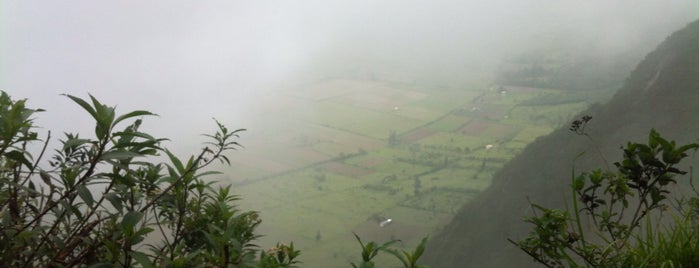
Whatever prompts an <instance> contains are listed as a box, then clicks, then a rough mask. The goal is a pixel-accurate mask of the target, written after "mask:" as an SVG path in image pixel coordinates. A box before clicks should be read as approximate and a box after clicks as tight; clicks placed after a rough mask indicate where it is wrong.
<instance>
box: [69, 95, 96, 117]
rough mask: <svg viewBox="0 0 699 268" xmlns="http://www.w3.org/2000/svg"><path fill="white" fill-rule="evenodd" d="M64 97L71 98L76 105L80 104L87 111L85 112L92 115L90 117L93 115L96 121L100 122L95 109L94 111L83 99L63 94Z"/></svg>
mask: <svg viewBox="0 0 699 268" xmlns="http://www.w3.org/2000/svg"><path fill="white" fill-rule="evenodd" d="M63 96H66V97H68V98H70V99H71V100H73V101H74V102H75V103H77V104H79V105H80V106H82V107H83V109H85V111H87V112H88V113H90V115H92V117H93V118H94V119H95V120H98V121H99V118H98V117H97V112H95V109H93V108H92V106H90V104H88V103H87V102H86V101H84V100H83V99H81V98H78V97H75V96H72V95H68V94H63Z"/></svg>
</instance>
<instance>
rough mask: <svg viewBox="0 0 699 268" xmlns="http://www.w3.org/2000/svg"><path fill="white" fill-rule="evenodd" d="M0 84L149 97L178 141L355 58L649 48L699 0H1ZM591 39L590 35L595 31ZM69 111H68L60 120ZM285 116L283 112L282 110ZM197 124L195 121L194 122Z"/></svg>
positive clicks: (402, 64) (364, 64)
mask: <svg viewBox="0 0 699 268" xmlns="http://www.w3.org/2000/svg"><path fill="white" fill-rule="evenodd" d="M1 5H2V8H1V9H0V88H1V89H2V90H5V91H7V92H8V93H10V94H11V95H12V96H13V97H14V98H29V99H30V105H32V106H33V107H42V108H44V109H46V110H48V112H47V113H44V114H42V115H41V116H40V120H39V121H38V122H39V123H40V124H41V125H42V126H45V127H46V128H47V129H54V130H55V131H57V132H58V131H63V130H73V129H80V127H79V126H82V125H84V124H88V123H89V121H88V119H87V117H85V116H84V115H86V114H83V116H80V114H79V112H78V109H77V107H76V106H75V105H72V104H70V103H69V101H68V100H67V99H66V98H63V97H59V94H62V93H68V94H73V95H77V96H81V97H86V96H87V93H90V94H93V95H94V96H96V97H97V98H98V99H100V100H102V101H103V102H105V103H108V104H118V106H119V110H120V111H122V112H124V111H127V110H130V109H148V110H150V111H153V112H156V113H158V114H159V115H160V116H161V118H160V119H157V120H152V122H148V123H147V126H151V127H152V129H151V130H152V131H156V132H157V133H162V135H163V136H167V137H171V138H173V139H175V140H176V141H180V142H182V141H183V140H184V139H185V137H191V135H196V134H199V133H202V132H206V131H209V130H210V129H212V127H213V123H212V122H211V120H210V118H211V117H216V118H219V119H220V120H221V121H223V122H224V123H226V124H228V125H229V126H231V127H241V128H248V129H251V130H252V131H254V130H255V129H256V127H255V124H254V122H255V120H251V118H253V117H254V115H255V114H256V113H259V112H260V111H261V110H265V106H266V105H275V104H274V103H273V102H272V100H270V99H268V98H266V97H265V96H268V95H269V94H277V93H278V91H279V90H288V89H289V88H291V86H289V85H293V83H298V82H299V81H313V80H314V79H320V78H322V77H325V76H342V75H346V74H347V72H349V71H351V70H357V69H363V70H368V71H373V72H378V73H382V72H383V73H391V72H392V73H400V76H401V77H406V76H407V77H414V78H413V79H428V80H429V79H432V80H441V81H442V82H443V83H445V84H449V83H451V82H452V81H458V80H459V77H463V76H467V75H468V72H469V71H471V70H473V69H474V68H488V67H492V66H493V65H494V64H497V63H498V62H499V60H500V59H501V57H503V56H504V55H508V53H515V52H517V51H526V50H527V49H530V48H532V47H539V48H541V47H543V48H549V47H555V46H562V47H565V48H566V49H571V51H575V50H573V49H576V48H577V49H585V51H586V52H587V51H591V50H590V48H592V49H594V51H597V52H600V53H601V52H604V53H619V52H623V51H628V50H633V51H636V50H637V48H641V51H642V52H641V53H638V55H643V53H645V52H646V51H648V50H650V49H651V48H652V47H653V46H654V45H655V44H657V43H658V42H659V41H660V40H662V38H664V37H665V36H666V35H667V34H668V33H669V32H670V31H671V30H673V29H675V28H678V27H679V26H681V25H683V24H685V23H687V22H688V21H690V20H691V19H693V18H694V17H695V16H696V12H695V11H696V10H697V6H698V5H699V4H698V2H697V1H545V0H528V1H429V2H426V1H206V2H196V3H195V2H192V1H148V2H142V1H114V2H109V3H105V2H94V1H68V2H63V1H61V2H54V1H51V2H44V1H4V2H3V3H2V4H1ZM593 41H594V42H593ZM67 115H71V116H70V119H71V120H70V121H66V120H62V119H63V118H65V116H67ZM279 119H280V120H284V119H283V118H279ZM192 132H193V133H192Z"/></svg>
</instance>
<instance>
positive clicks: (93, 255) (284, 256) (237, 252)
mask: <svg viewBox="0 0 699 268" xmlns="http://www.w3.org/2000/svg"><path fill="white" fill-rule="evenodd" d="M67 97H68V98H70V99H71V100H72V101H74V102H75V103H77V104H78V105H80V106H81V107H82V108H83V109H84V110H85V111H87V112H88V113H89V114H90V115H91V116H92V118H93V119H94V122H95V133H94V135H95V137H94V138H84V137H81V136H79V135H77V134H70V133H66V134H65V137H64V139H63V140H61V141H60V143H61V146H60V148H59V149H56V150H55V153H54V155H53V157H52V158H51V159H50V160H48V166H49V167H48V168H42V167H40V165H39V163H42V159H43V158H44V156H45V153H46V150H47V146H48V144H49V140H50V132H49V134H48V135H47V137H46V139H45V140H43V141H42V140H40V139H39V135H38V134H37V133H36V132H35V127H34V125H33V118H32V116H34V114H35V113H37V112H41V111H42V110H32V109H28V108H26V107H25V100H19V101H13V100H11V99H10V97H9V96H8V95H7V94H6V93H4V92H3V93H2V94H1V96H0V211H1V213H0V258H1V260H0V262H2V263H3V265H7V266H11V267H73V266H90V267H103V266H104V267H111V266H123V267H131V266H134V265H137V266H143V267H153V266H161V267H162V266H165V267H192V266H193V265H195V264H196V265H198V266H216V267H225V266H230V265H234V266H239V267H247V266H256V264H257V256H256V255H257V254H258V253H260V254H261V258H262V260H261V261H260V262H259V263H260V264H264V265H261V266H263V267H288V266H291V265H293V264H295V263H297V261H296V260H295V258H296V257H297V256H298V254H299V253H298V251H297V250H294V248H293V244H292V245H290V246H286V245H282V244H280V245H278V246H277V247H276V248H278V249H282V250H281V251H278V252H275V254H274V255H273V256H272V254H268V253H265V252H261V251H260V250H258V248H257V247H256V246H255V245H254V244H252V242H253V240H255V239H256V238H257V237H258V236H259V235H257V234H255V228H256V227H257V226H258V225H259V224H260V222H261V220H260V219H259V217H258V214H257V213H256V212H254V211H241V210H240V209H238V208H236V206H235V205H234V204H233V203H234V201H235V200H236V199H237V197H236V196H235V195H232V194H231V191H230V186H226V187H219V186H214V182H212V181H204V180H203V179H202V178H203V177H205V176H207V175H212V174H217V173H216V172H211V171H204V169H205V168H206V167H207V166H208V165H210V164H211V163H213V162H215V161H218V162H222V163H228V158H226V156H225V154H224V153H226V152H227V151H230V150H234V149H236V147H237V146H238V143H237V142H236V141H235V139H236V138H238V133H240V132H241V131H243V130H242V129H238V130H234V131H229V130H228V129H227V128H226V127H225V126H224V125H222V124H220V123H218V122H216V123H217V125H218V131H217V132H216V133H215V134H213V135H206V136H207V137H208V138H209V139H210V140H209V142H207V143H206V146H207V147H205V148H204V149H203V150H202V151H201V152H200V153H199V154H198V155H197V156H196V157H195V156H192V157H189V158H188V159H186V160H185V161H183V160H181V159H179V158H178V157H176V156H175V155H174V154H173V153H171V152H170V151H169V150H167V149H166V148H164V147H161V145H162V141H164V139H160V138H155V137H152V136H151V135H149V134H148V133H145V132H141V131H140V130H139V127H140V126H141V123H142V120H141V119H140V117H144V116H152V115H154V114H153V113H151V112H148V111H132V112H129V113H126V114H123V115H118V114H116V110H115V108H114V107H110V106H107V105H104V104H102V103H100V102H99V101H98V100H96V99H95V98H94V97H92V96H90V99H91V103H88V102H87V101H85V100H83V99H81V98H78V97H74V96H70V95H67ZM127 121H129V122H130V124H128V125H126V126H125V127H123V128H121V129H118V128H119V127H120V126H122V125H125V124H126V122H127ZM40 142H43V150H42V151H41V152H40V153H39V154H38V155H34V154H32V153H31V152H29V151H28V150H27V148H28V146H29V145H30V144H32V143H40ZM161 155H162V156H166V157H167V158H166V159H167V160H168V162H166V163H157V162H156V161H155V159H158V157H159V156H161Z"/></svg>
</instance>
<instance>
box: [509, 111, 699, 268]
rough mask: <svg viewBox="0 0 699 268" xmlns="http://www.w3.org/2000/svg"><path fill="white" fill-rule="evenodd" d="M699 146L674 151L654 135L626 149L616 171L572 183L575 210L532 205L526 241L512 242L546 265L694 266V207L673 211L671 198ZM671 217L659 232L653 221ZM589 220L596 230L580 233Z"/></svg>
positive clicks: (698, 235)
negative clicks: (686, 162) (685, 163)
mask: <svg viewBox="0 0 699 268" xmlns="http://www.w3.org/2000/svg"><path fill="white" fill-rule="evenodd" d="M587 121H589V120H587ZM583 125H584V124H583ZM572 129H573V131H578V130H579V129H580V126H577V127H575V126H574V127H573V128H572ZM698 148H699V144H697V143H691V144H687V145H684V146H677V145H676V144H675V142H674V141H667V140H665V139H664V138H662V137H661V136H660V134H659V133H658V132H657V131H655V130H651V131H650V134H649V135H648V143H647V144H642V143H628V144H627V145H626V147H625V148H624V149H623V151H624V154H623V160H622V161H620V162H616V163H614V165H615V166H616V168H617V171H616V172H612V171H602V170H599V169H598V170H594V171H592V172H588V173H582V174H580V175H578V176H574V177H573V180H572V189H573V192H574V194H573V197H574V198H575V199H574V200H573V209H572V210H562V211H560V210H554V209H549V208H546V207H543V206H539V205H535V204H533V205H532V206H533V208H534V210H535V211H536V212H535V215H534V216H533V217H529V218H527V219H526V222H528V223H531V224H533V225H534V227H533V230H531V232H530V234H529V237H527V238H525V239H523V240H521V241H519V242H514V241H511V240H510V241H511V242H512V243H514V244H516V245H517V246H518V247H519V248H520V249H522V250H523V251H525V252H526V253H527V254H529V255H530V256H532V257H533V258H534V259H535V260H536V261H538V262H540V263H542V264H544V265H546V266H548V267H565V266H567V267H578V266H587V267H644V266H653V267H655V265H660V264H664V265H672V266H674V267H695V266H696V265H699V258H697V256H699V253H697V252H696V251H691V250H686V248H687V247H688V246H689V247H690V248H696V246H697V245H699V232H698V231H699V230H698V229H697V227H696V225H695V224H694V220H697V218H694V217H693V216H694V214H693V212H694V211H695V209H696V207H695V206H696V204H695V203H694V202H685V201H679V205H681V206H678V207H688V208H689V209H679V210H672V209H671V208H670V207H669V204H668V202H667V201H666V200H667V199H668V197H669V196H670V190H669V186H670V185H672V184H675V183H676V182H677V181H676V180H675V175H684V174H686V173H687V172H685V171H682V170H680V169H679V168H677V166H676V165H678V164H679V163H680V161H682V160H683V159H684V158H686V157H687V156H688V154H687V153H688V151H690V150H692V151H696V150H697V149H698ZM690 179H691V178H690ZM694 194H695V195H699V192H695V193H694ZM696 197H697V196H695V197H692V198H693V199H689V200H696V199H695V198H696ZM668 211H673V212H674V213H676V214H675V215H680V216H679V217H678V218H675V220H674V222H671V223H670V225H668V227H666V229H665V230H655V231H654V230H653V228H657V227H655V226H660V225H661V222H660V221H661V218H657V219H655V220H651V217H652V216H653V215H663V214H665V213H668ZM537 212H538V213H537ZM539 213H541V214H539ZM654 213H655V214H654ZM571 215H573V216H574V217H572V216H571ZM584 216H587V218H589V219H590V220H591V222H592V223H593V225H594V228H592V229H587V228H583V225H582V220H581V218H582V217H584ZM642 223H645V224H642ZM644 235H645V236H644ZM658 252H663V253H664V254H658ZM671 252H672V254H670V253H671ZM665 253H667V254H665Z"/></svg>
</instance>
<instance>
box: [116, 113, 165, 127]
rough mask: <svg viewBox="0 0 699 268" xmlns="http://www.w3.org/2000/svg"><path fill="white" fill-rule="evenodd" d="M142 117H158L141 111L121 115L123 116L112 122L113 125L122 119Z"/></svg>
mask: <svg viewBox="0 0 699 268" xmlns="http://www.w3.org/2000/svg"><path fill="white" fill-rule="evenodd" d="M144 115H154V116H158V115H157V114H154V113H151V112H149V111H143V110H138V111H133V112H130V113H127V114H123V115H121V116H119V117H117V119H116V120H114V125H116V124H119V122H121V121H122V120H124V119H128V118H131V117H136V116H144Z"/></svg>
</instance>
